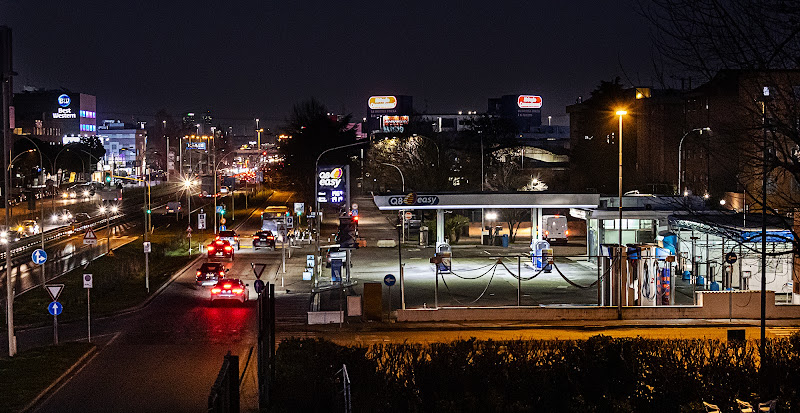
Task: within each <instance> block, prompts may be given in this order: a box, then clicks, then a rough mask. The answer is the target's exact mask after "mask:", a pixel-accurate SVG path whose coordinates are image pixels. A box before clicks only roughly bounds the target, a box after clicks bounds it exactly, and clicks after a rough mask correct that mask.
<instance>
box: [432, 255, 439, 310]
mask: <svg viewBox="0 0 800 413" xmlns="http://www.w3.org/2000/svg"><path fill="white" fill-rule="evenodd" d="M433 293H434V296H433V300H434V303H433V305H434V307H436V309H437V310H438V309H439V264H438V263H437V264H436V285H435V286H434V288H433Z"/></svg>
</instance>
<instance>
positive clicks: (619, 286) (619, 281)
mask: <svg viewBox="0 0 800 413" xmlns="http://www.w3.org/2000/svg"><path fill="white" fill-rule="evenodd" d="M627 114H628V111H626V110H617V116H619V225H618V226H617V232H619V256H618V257H617V267H618V270H617V271H618V272H617V294H618V297H617V317H618V318H619V319H620V320H621V319H622V117H623V116H625V115H627Z"/></svg>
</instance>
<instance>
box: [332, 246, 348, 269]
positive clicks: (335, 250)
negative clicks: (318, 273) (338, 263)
mask: <svg viewBox="0 0 800 413" xmlns="http://www.w3.org/2000/svg"><path fill="white" fill-rule="evenodd" d="M331 260H342V265H343V266H344V265H347V251H346V250H340V249H339V247H332V248H328V251H327V252H326V253H325V267H330V266H331ZM350 266H351V267H352V266H353V263H352V261H351V262H350Z"/></svg>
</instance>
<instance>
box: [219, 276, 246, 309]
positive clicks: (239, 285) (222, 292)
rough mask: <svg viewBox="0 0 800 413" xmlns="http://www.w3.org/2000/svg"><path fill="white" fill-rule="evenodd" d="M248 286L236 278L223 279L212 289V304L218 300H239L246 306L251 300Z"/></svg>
mask: <svg viewBox="0 0 800 413" xmlns="http://www.w3.org/2000/svg"><path fill="white" fill-rule="evenodd" d="M248 286H249V285H248V284H245V283H243V282H242V281H241V280H238V279H235V278H223V279H221V280H219V281H217V283H216V284H215V285H214V286H213V287H211V304H214V301H216V300H237V301H239V302H240V303H242V304H244V303H245V301H247V300H249V299H250V290H248V289H247V287H248Z"/></svg>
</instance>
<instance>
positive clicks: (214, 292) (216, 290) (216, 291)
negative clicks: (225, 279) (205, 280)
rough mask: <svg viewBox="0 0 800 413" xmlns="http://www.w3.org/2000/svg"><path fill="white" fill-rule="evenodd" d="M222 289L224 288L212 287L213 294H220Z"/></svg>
mask: <svg viewBox="0 0 800 413" xmlns="http://www.w3.org/2000/svg"><path fill="white" fill-rule="evenodd" d="M220 291H222V290H220V289H219V288H212V289H211V294H219V292H220Z"/></svg>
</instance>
